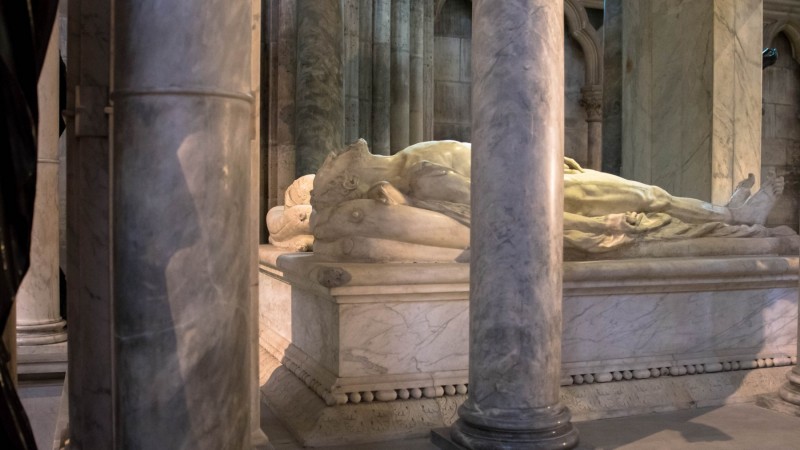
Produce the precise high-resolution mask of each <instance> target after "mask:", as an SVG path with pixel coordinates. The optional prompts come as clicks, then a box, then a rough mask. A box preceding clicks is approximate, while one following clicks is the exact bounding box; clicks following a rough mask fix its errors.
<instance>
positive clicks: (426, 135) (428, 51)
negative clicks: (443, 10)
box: [422, 1, 435, 141]
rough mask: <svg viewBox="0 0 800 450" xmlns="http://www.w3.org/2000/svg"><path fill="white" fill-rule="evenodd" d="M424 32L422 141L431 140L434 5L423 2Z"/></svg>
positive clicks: (430, 2)
mask: <svg viewBox="0 0 800 450" xmlns="http://www.w3.org/2000/svg"><path fill="white" fill-rule="evenodd" d="M424 8H425V10H424V15H425V17H424V24H423V26H424V28H425V30H424V32H423V35H424V36H423V39H424V43H425V48H424V50H423V60H424V62H423V73H422V89H423V94H422V101H423V109H422V117H423V119H422V120H423V125H422V127H423V130H422V140H423V141H430V140H433V98H434V97H433V86H434V81H433V43H434V38H433V21H434V18H435V17H434V15H435V13H434V11H435V5H434V2H432V1H426V2H424Z"/></svg>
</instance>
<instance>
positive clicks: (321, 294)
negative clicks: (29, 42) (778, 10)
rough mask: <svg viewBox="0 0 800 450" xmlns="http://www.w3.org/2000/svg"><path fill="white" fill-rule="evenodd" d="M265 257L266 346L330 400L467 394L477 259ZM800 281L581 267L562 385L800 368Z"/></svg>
mask: <svg viewBox="0 0 800 450" xmlns="http://www.w3.org/2000/svg"><path fill="white" fill-rule="evenodd" d="M260 252H261V253H260V260H261V267H260V275H259V276H260V286H261V287H260V298H261V300H260V307H259V309H260V317H261V319H260V320H261V325H262V331H261V337H260V341H261V345H262V346H263V347H265V348H267V349H268V350H269V351H270V353H271V354H273V356H274V357H276V358H278V359H280V360H281V361H283V362H284V363H285V364H287V366H289V367H290V369H291V368H294V369H293V370H295V371H296V372H297V373H301V374H305V376H306V377H307V378H308V379H309V380H311V381H310V382H309V383H310V384H313V385H314V386H315V390H316V391H318V393H319V395H320V396H321V397H323V398H324V399H326V401H328V402H329V403H337V404H340V403H348V402H352V400H351V399H350V398H351V397H354V398H357V397H358V395H362V394H363V393H364V392H368V391H369V392H382V394H381V396H382V397H384V398H391V399H392V400H393V399H395V398H397V397H402V396H406V395H411V394H410V392H416V391H415V390H419V391H421V392H422V393H423V394H422V396H423V397H427V396H431V397H437V396H440V395H437V391H440V390H444V391H447V392H456V391H458V390H465V389H466V384H467V367H468V358H467V348H468V333H467V324H468V306H469V305H468V299H467V298H468V281H469V267H468V265H467V264H459V263H447V264H437V263H427V264H421V263H418V264H411V263H405V264H397V263H395V264H392V263H385V264H370V263H334V262H326V261H324V260H321V259H319V258H317V257H315V256H314V255H313V254H300V253H295V254H291V253H285V252H283V251H280V250H277V249H275V248H274V247H272V246H262V247H261V250H260ZM797 274H798V258H797V257H789V256H749V257H708V258H662V259H638V260H616V261H585V262H567V263H565V264H564V305H563V311H564V334H563V339H562V354H563V364H562V385H569V384H573V383H574V384H581V383H583V382H586V383H592V382H594V380H595V379H597V382H600V383H602V382H608V381H619V380H621V379H623V378H625V376H626V374H629V375H630V376H629V378H636V379H642V378H648V377H650V375H645V374H644V372H645V371H646V372H648V373H650V372H653V374H655V373H658V375H659V376H660V375H661V373H662V372H666V373H672V374H674V375H682V374H686V373H690V374H691V373H703V372H706V371H708V372H711V371H715V370H716V369H717V368H718V366H719V371H723V370H735V369H734V368H736V369H738V368H742V369H744V368H754V367H759V366H761V367H770V366H781V365H787V364H791V363H792V362H793V360H792V358H794V357H796V355H795V353H796V350H795V348H796V347H795V346H796V330H795V323H796V320H797V280H798V275H797ZM634 374H635V376H634ZM653 376H655V375H653ZM426 389H427V390H426ZM384 391H385V392H384ZM406 391H409V392H408V393H407V392H406ZM426 393H427V394H426ZM441 395H447V393H444V394H441Z"/></svg>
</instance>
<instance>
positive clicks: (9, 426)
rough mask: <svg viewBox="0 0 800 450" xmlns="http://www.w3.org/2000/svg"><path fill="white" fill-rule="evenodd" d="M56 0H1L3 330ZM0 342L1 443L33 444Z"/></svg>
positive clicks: (24, 229) (28, 205) (19, 261)
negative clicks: (39, 87)
mask: <svg viewBox="0 0 800 450" xmlns="http://www.w3.org/2000/svg"><path fill="white" fill-rule="evenodd" d="M57 7H58V2H57V0H38V1H37V0H0V108H2V109H1V110H0V329H5V326H6V323H7V322H8V317H9V314H10V312H11V307H12V305H13V302H14V296H15V294H16V292H17V288H19V284H20V282H21V281H22V277H23V276H24V275H25V272H26V271H27V270H28V264H29V260H28V254H29V252H30V244H31V242H30V239H31V225H32V223H33V200H34V195H35V190H36V128H37V124H38V121H39V111H38V108H37V99H36V82H37V80H38V78H39V72H40V70H41V67H42V62H43V61H44V57H45V53H46V51H47V43H48V40H49V38H50V32H51V30H52V28H53V21H54V20H55V15H56V9H57ZM8 359H9V354H8V350H7V349H6V347H5V345H4V344H2V345H0V448H3V449H6V448H7V449H35V448H36V444H35V442H34V440H33V433H32V432H31V428H30V423H29V422H28V418H27V416H26V415H25V411H24V410H23V409H22V404H21V403H20V400H19V396H18V395H17V392H16V390H15V389H14V385H13V383H12V381H11V374H10V373H9V371H8V365H7V364H8Z"/></svg>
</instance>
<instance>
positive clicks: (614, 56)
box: [602, 0, 622, 174]
mask: <svg viewBox="0 0 800 450" xmlns="http://www.w3.org/2000/svg"><path fill="white" fill-rule="evenodd" d="M603 5H604V8H605V9H604V12H603V131H602V133H603V138H602V139H603V165H602V168H603V172H608V173H614V174H619V172H620V169H621V167H622V0H605V2H604V3H603Z"/></svg>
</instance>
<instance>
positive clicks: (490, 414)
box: [450, 399, 578, 450]
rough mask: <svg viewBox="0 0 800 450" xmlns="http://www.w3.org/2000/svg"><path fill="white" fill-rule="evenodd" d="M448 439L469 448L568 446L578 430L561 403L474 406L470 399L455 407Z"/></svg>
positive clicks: (573, 443) (573, 442)
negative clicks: (536, 405) (512, 406)
mask: <svg viewBox="0 0 800 450" xmlns="http://www.w3.org/2000/svg"><path fill="white" fill-rule="evenodd" d="M458 415H459V419H458V421H456V423H454V424H453V426H452V428H451V431H450V438H451V439H452V441H453V442H455V443H456V444H458V445H460V446H461V447H462V448H467V449H472V450H482V449H486V450H490V449H491V450H516V449H520V450H522V449H536V450H549V449H570V448H574V447H576V446H577V445H578V430H577V429H575V427H573V426H572V424H571V423H570V418H571V414H570V412H569V409H568V408H567V407H566V406H564V405H563V404H561V403H556V404H553V405H549V406H545V407H539V408H529V409H515V408H508V409H498V408H488V409H486V408H480V407H476V405H475V404H473V403H472V402H471V401H470V400H469V399H468V400H467V401H466V402H465V403H464V404H463V405H461V407H460V408H458Z"/></svg>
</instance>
